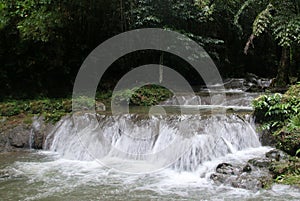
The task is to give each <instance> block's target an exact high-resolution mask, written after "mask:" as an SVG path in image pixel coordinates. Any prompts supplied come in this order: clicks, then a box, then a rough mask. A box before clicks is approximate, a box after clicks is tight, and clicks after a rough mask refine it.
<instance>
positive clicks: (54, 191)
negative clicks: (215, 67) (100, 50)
mask: <svg viewBox="0 0 300 201" xmlns="http://www.w3.org/2000/svg"><path fill="white" fill-rule="evenodd" d="M205 94H206V92H205V91H204V92H202V93H199V94H198V95H197V96H192V97H191V96H189V95H182V96H181V97H177V98H178V99H181V101H180V102H183V101H185V107H187V108H190V109H191V111H193V110H195V108H196V109H197V110H199V111H200V113H199V114H184V115H183V114H177V113H176V108H177V109H178V107H179V106H178V102H176V98H171V99H169V100H167V101H165V102H163V103H161V105H160V108H165V110H166V111H168V110H171V111H175V112H170V113H169V114H165V115H155V114H154V113H153V115H149V116H148V115H146V116H145V115H140V114H127V115H117V116H109V115H94V114H89V113H83V114H77V115H74V116H72V117H70V116H66V117H64V118H63V119H62V120H61V121H60V122H58V123H57V124H56V125H55V127H54V128H53V129H52V131H51V132H50V133H49V134H48V136H47V139H46V141H45V150H41V151H36V150H28V151H23V152H13V153H2V154H0V170H1V171H2V172H4V173H2V177H0V198H1V200H5V201H9V200H13V201H15V200H25V201H29V200H41V201H52V200H56V201H58V200H72V201H76V200H78V201H79V200H91V201H92V200H105V201H106V200H107V201H112V200H116V201H118V200H120V201H121V200H122V201H123V200H133V201H139V200H144V201H147V200H166V201H167V200H168V201H169V200H198V201H199V200H214V201H215V200H216V201H217V200H255V201H258V200H291V201H292V200H299V198H300V190H299V189H297V188H294V187H291V186H287V185H278V184H276V185H273V186H272V187H271V189H268V190H265V189H261V190H246V189H242V188H234V187H232V186H230V185H226V184H222V185H216V184H214V182H213V181H212V180H211V179H210V176H211V174H212V173H214V172H215V169H216V166H217V165H218V164H220V163H224V162H226V163H230V164H237V165H238V164H242V163H246V162H247V161H248V160H249V159H252V158H256V157H263V156H264V155H265V153H266V152H268V151H269V150H271V147H265V146H262V145H261V143H260V140H259V135H258V133H256V128H255V125H254V123H253V119H252V117H251V115H250V112H251V110H252V108H251V105H250V103H251V100H253V98H255V97H257V96H258V95H259V94H258V93H245V92H243V91H239V90H233V91H227V92H226V95H227V101H226V102H225V103H224V104H222V105H210V102H209V98H207V96H206V95H205ZM224 109H225V110H226V111H227V113H226V114H225V115H224V114H218V111H219V110H222V111H224ZM211 110H214V111H213V112H211ZM3 175H4V176H3Z"/></svg>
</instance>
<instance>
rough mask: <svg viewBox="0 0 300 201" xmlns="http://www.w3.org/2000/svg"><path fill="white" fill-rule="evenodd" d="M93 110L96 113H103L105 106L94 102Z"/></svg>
mask: <svg viewBox="0 0 300 201" xmlns="http://www.w3.org/2000/svg"><path fill="white" fill-rule="evenodd" d="M95 109H96V111H105V110H106V108H105V105H104V104H103V103H101V102H98V101H96V104H95Z"/></svg>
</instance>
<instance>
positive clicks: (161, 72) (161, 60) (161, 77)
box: [159, 52, 164, 84]
mask: <svg viewBox="0 0 300 201" xmlns="http://www.w3.org/2000/svg"><path fill="white" fill-rule="evenodd" d="M163 63H164V53H163V52H162V53H161V55H160V58H159V83H160V84H161V83H162V82H163V73H164V71H163V66H162V65H163Z"/></svg>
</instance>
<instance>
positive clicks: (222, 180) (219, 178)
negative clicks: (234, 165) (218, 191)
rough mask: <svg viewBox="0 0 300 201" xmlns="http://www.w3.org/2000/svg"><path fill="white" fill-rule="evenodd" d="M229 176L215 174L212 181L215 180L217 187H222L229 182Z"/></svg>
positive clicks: (212, 175) (211, 177) (211, 176)
mask: <svg viewBox="0 0 300 201" xmlns="http://www.w3.org/2000/svg"><path fill="white" fill-rule="evenodd" d="M228 177H229V176H228V175H224V174H220V173H213V174H211V175H210V179H211V180H213V181H214V182H215V183H216V184H217V185H221V184H223V183H225V182H226V181H227V180H228Z"/></svg>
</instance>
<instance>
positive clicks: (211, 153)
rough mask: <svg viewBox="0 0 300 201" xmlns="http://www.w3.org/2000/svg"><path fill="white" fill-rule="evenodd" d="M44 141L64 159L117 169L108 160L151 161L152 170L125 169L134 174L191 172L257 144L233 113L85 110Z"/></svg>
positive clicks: (247, 128)
mask: <svg viewBox="0 0 300 201" xmlns="http://www.w3.org/2000/svg"><path fill="white" fill-rule="evenodd" d="M74 121H76V123H74ZM47 144H48V147H49V149H50V150H51V151H55V152H57V153H59V154H60V155H61V157H63V158H66V159H72V160H98V161H99V162H100V163H102V164H103V165H106V166H108V167H111V168H115V167H113V165H111V164H109V161H110V160H111V158H119V159H124V160H135V161H137V163H138V162H140V161H143V162H145V163H149V164H151V167H150V166H149V168H150V169H142V170H139V171H138V170H137V172H135V171H129V172H132V173H141V172H142V173H143V172H144V173H145V172H146V173H147V172H149V171H150V172H151V171H156V170H157V169H161V168H165V167H171V168H173V169H177V170H178V171H195V170H196V169H197V168H198V167H199V166H201V164H202V163H203V162H206V161H211V160H214V159H216V158H219V157H222V156H225V155H227V154H229V153H235V152H237V151H240V150H244V149H247V148H254V147H259V146H260V142H259V139H258V136H257V134H256V133H255V131H254V130H253V128H252V126H251V125H250V124H249V123H247V122H245V120H243V119H242V118H241V117H239V116H237V115H229V116H211V117H205V118H203V117H201V115H171V116H168V117H160V116H159V117H157V116H151V117H147V118H142V117H141V115H120V116H116V117H112V116H100V115H99V116H97V118H96V116H95V115H91V114H88V113H86V114H84V115H83V114H80V115H74V116H73V117H67V118H65V119H63V120H62V121H61V122H60V123H59V124H58V125H57V127H56V128H55V129H54V130H53V133H51V134H50V135H49V136H48V139H47ZM119 170H120V171H125V172H127V171H128V170H126V169H124V168H122V169H119Z"/></svg>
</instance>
